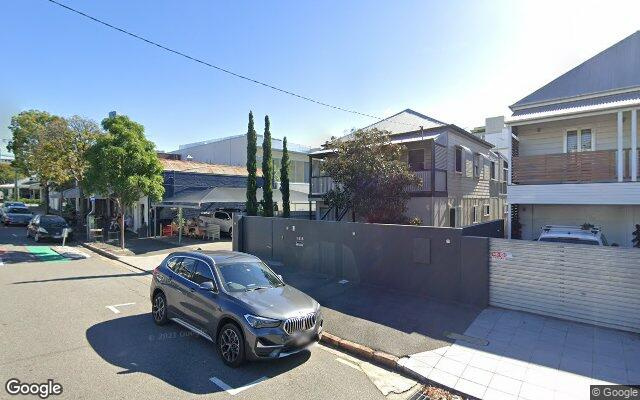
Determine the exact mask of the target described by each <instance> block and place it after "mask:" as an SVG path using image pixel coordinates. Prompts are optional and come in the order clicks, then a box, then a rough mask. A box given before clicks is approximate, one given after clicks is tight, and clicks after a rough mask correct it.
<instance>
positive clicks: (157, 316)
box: [151, 293, 168, 325]
mask: <svg viewBox="0 0 640 400" xmlns="http://www.w3.org/2000/svg"><path fill="white" fill-rule="evenodd" d="M151 314H152V315H153V322H155V323H156V324H158V325H164V324H166V323H167V320H168V318H167V298H166V297H164V294H163V293H158V294H156V295H155V296H154V297H153V305H152V306H151Z"/></svg>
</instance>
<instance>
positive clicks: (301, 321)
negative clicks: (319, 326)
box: [283, 313, 316, 335]
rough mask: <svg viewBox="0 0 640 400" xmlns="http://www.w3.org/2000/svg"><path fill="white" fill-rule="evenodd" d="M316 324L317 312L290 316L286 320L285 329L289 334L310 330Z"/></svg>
mask: <svg viewBox="0 0 640 400" xmlns="http://www.w3.org/2000/svg"><path fill="white" fill-rule="evenodd" d="M315 325H316V314H313V313H312V314H308V315H304V316H302V317H295V318H289V319H288V320H286V321H284V325H283V327H284V331H285V332H287V333H288V334H289V335H291V334H294V333H296V332H303V331H308V330H309V329H311V328H313V327H314V326H315Z"/></svg>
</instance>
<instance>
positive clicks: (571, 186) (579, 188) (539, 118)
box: [506, 31, 640, 247]
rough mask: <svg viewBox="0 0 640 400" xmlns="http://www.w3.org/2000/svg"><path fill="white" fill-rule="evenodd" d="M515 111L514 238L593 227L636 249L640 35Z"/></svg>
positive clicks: (510, 197)
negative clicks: (550, 227) (547, 228)
mask: <svg viewBox="0 0 640 400" xmlns="http://www.w3.org/2000/svg"><path fill="white" fill-rule="evenodd" d="M510 108H511V110H512V111H513V114H512V116H511V117H510V118H509V119H508V120H507V121H506V122H507V125H508V127H509V128H510V129H511V133H512V140H511V143H510V144H511V156H512V162H511V163H510V165H511V173H510V176H509V178H510V182H509V186H508V194H507V201H508V203H509V205H510V207H511V213H510V221H509V222H510V224H511V225H510V226H511V229H508V230H507V231H508V232H509V233H510V234H511V235H512V237H516V238H517V237H521V238H523V239H535V238H537V236H538V235H539V233H540V230H541V227H542V226H543V225H546V224H557V225H581V224H583V223H590V224H594V225H596V226H601V227H602V231H603V233H604V234H605V235H606V236H607V238H608V240H609V243H616V244H618V245H620V246H624V247H630V246H631V245H632V232H633V230H634V227H635V224H640V182H638V174H639V171H638V165H639V163H638V150H637V148H638V109H640V31H638V32H636V33H634V34H632V35H631V36H629V37H627V38H626V39H624V40H622V41H620V42H618V43H616V44H614V45H613V46H611V47H609V48H608V49H606V50H604V51H602V52H601V53H599V54H597V55H595V56H594V57H592V58H590V59H589V60H587V61H585V62H583V63H582V64H580V65H578V66H577V67H575V68H573V69H572V70H570V71H569V72H567V73H565V74H563V75H561V76H560V77H558V78H556V79H555V80H553V81H551V82H550V83H548V84H547V85H545V86H543V87H542V88H540V89H538V90H536V91H535V92H533V93H531V94H529V95H528V96H526V97H525V98H523V99H522V100H520V101H518V102H516V103H515V104H513V105H512V106H511V107H510Z"/></svg>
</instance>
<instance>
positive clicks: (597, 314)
mask: <svg viewBox="0 0 640 400" xmlns="http://www.w3.org/2000/svg"><path fill="white" fill-rule="evenodd" d="M489 302H490V304H491V305H494V306H497V307H504V308H510V309H514V310H522V311H529V312H533V313H537V314H543V315H548V316H552V317H557V318H563V319H569V320H573V321H579V322H586V323H590V324H595V325H601V326H606V327H610V328H616V329H623V330H628V331H633V332H640V250H638V249H623V248H619V247H602V246H589V245H574V244H563V243H541V242H534V241H525V240H507V239H490V252H489Z"/></svg>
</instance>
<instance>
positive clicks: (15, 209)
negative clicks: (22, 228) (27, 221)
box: [7, 207, 31, 214]
mask: <svg viewBox="0 0 640 400" xmlns="http://www.w3.org/2000/svg"><path fill="white" fill-rule="evenodd" d="M7 213H8V214H31V211H29V209H28V208H21V207H11V208H10V209H9V211H7Z"/></svg>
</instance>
